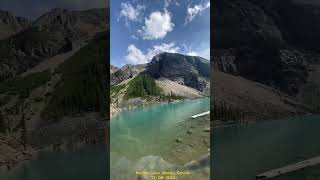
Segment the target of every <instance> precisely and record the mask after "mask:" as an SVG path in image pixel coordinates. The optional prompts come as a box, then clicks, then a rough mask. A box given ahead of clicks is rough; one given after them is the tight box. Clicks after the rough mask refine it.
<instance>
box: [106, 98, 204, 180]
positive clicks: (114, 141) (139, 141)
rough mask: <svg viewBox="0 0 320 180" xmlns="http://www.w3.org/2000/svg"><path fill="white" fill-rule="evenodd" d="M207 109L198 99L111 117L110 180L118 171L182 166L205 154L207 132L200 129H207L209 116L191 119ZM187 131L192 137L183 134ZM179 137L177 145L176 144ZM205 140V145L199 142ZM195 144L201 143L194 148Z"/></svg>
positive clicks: (130, 111)
mask: <svg viewBox="0 0 320 180" xmlns="http://www.w3.org/2000/svg"><path fill="white" fill-rule="evenodd" d="M209 109H210V100H209V98H202V99H195V100H187V101H182V102H176V103H169V104H168V103H167V104H160V105H153V106H149V107H144V108H138V109H134V110H128V111H123V112H121V113H120V114H118V115H117V116H116V117H114V118H112V120H111V125H110V151H111V154H110V156H111V173H112V174H113V175H114V179H116V177H115V176H118V174H120V171H121V172H124V171H128V173H133V172H135V170H134V167H137V168H141V167H145V168H146V169H148V168H151V166H162V167H164V166H170V165H183V163H186V162H185V161H187V160H191V159H192V158H194V159H196V158H199V156H200V154H202V155H203V154H206V153H207V152H208V147H209V142H210V139H209V138H210V133H209V132H203V129H204V128H205V127H209V116H206V117H203V118H197V119H196V120H192V119H191V116H192V115H195V114H198V113H202V112H205V111H209ZM197 123H199V124H197ZM190 128H193V129H192V135H191V134H188V133H187V130H188V129H190ZM206 134H207V136H206ZM179 138H181V140H182V142H181V143H178V142H176V140H177V139H179ZM196 138H198V139H196ZM201 138H202V139H201ZM206 140H207V142H208V144H207V146H206V145H205V144H204V143H202V141H206ZM197 142H201V143H202V144H200V145H195V143H197ZM184 145H185V146H184ZM189 145H190V146H189ZM192 146H193V147H192ZM198 147H199V148H201V149H197V148H198ZM177 152H179V153H177ZM195 152H196V153H195ZM197 153H198V154H197ZM179 158H180V159H179ZM181 158H184V159H181ZM152 161H153V162H152ZM150 163H151V164H150ZM128 168H132V169H131V170H130V169H128ZM120 169H122V170H120ZM131 171H132V172H131ZM113 175H112V177H113ZM119 179H121V178H119Z"/></svg>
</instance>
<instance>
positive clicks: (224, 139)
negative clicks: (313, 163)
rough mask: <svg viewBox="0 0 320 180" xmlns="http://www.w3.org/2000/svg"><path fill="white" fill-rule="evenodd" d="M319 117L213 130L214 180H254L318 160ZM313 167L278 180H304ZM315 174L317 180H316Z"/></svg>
mask: <svg viewBox="0 0 320 180" xmlns="http://www.w3.org/2000/svg"><path fill="white" fill-rule="evenodd" d="M319 137H320V116H304V117H296V118H289V119H285V120H278V121H268V122H260V123H256V124H248V125H239V126H232V127H223V128H216V129H214V130H213V132H212V136H211V138H212V148H213V154H212V156H213V162H212V163H213V165H212V166H211V169H212V170H211V171H212V174H213V178H214V180H226V179H228V180H239V179H245V180H255V176H256V175H257V174H260V173H262V172H265V171H268V170H271V169H275V168H280V167H282V166H285V165H287V164H288V163H295V162H298V161H302V160H305V159H307V158H312V157H315V156H320V143H319V139H318V138H319ZM315 171H317V172H319V171H320V168H319V167H314V168H312V169H310V170H306V171H304V172H297V173H295V174H293V175H291V176H284V177H279V178H277V180H282V179H283V180H284V179H290V180H304V179H307V176H308V177H309V176H310V173H309V174H308V173H307V172H311V173H312V172H315ZM319 177H320V176H319V173H318V179H319Z"/></svg>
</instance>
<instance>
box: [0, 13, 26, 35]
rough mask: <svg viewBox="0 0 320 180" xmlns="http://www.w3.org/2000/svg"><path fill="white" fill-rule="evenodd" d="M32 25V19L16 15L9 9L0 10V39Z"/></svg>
mask: <svg viewBox="0 0 320 180" xmlns="http://www.w3.org/2000/svg"><path fill="white" fill-rule="evenodd" d="M30 26H31V20H28V19H27V18H23V17H16V16H14V15H13V14H12V13H10V12H8V11H1V10H0V40H1V39H6V38H8V37H10V36H12V35H15V34H17V33H19V32H21V31H24V30H25V29H27V28H29V27H30Z"/></svg>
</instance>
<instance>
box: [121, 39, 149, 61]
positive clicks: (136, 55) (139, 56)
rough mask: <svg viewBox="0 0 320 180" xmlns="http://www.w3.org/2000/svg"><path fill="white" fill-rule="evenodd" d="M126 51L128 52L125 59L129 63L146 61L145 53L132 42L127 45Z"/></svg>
mask: <svg viewBox="0 0 320 180" xmlns="http://www.w3.org/2000/svg"><path fill="white" fill-rule="evenodd" d="M127 52H128V55H127V56H126V59H127V61H128V62H129V63H130V64H144V63H146V61H147V59H146V56H145V54H143V53H142V51H141V50H140V49H138V48H136V46H135V45H133V44H131V45H129V46H128V49H127Z"/></svg>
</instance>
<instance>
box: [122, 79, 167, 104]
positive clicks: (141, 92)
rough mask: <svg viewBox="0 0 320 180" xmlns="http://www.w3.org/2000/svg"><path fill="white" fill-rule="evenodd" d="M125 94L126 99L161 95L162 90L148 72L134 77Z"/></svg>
mask: <svg viewBox="0 0 320 180" xmlns="http://www.w3.org/2000/svg"><path fill="white" fill-rule="evenodd" d="M128 84H129V87H128V89H127V92H126V94H125V98H126V99H130V98H135V97H146V96H161V95H162V90H161V89H160V88H159V87H158V86H157V85H156V82H155V80H154V79H153V78H151V77H150V76H149V75H147V74H141V75H138V76H137V77H135V78H134V79H132V80H131V81H130V82H129V83H128Z"/></svg>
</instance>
